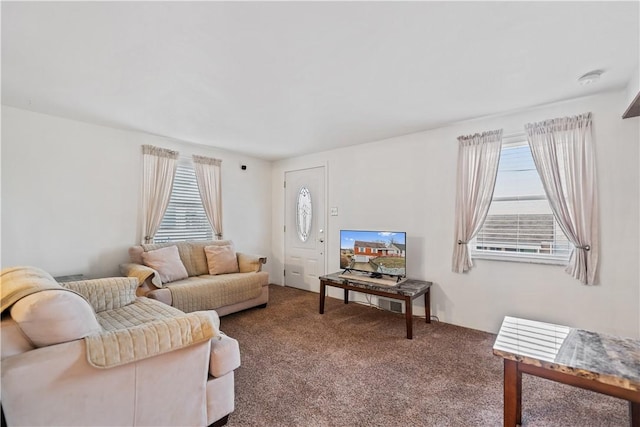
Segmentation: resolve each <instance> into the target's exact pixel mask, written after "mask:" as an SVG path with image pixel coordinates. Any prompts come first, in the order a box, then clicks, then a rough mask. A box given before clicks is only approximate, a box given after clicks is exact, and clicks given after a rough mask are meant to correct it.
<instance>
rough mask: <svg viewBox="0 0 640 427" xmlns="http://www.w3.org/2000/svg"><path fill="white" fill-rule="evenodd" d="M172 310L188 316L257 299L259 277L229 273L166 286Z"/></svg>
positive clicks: (257, 275)
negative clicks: (178, 310) (196, 312)
mask: <svg viewBox="0 0 640 427" xmlns="http://www.w3.org/2000/svg"><path fill="white" fill-rule="evenodd" d="M165 287H167V288H169V290H170V291H171V298H172V301H173V306H174V307H176V308H178V309H180V310H182V311H184V312H187V313H190V312H192V311H199V310H215V309H216V308H218V307H223V306H225V305H230V304H235V303H238V302H242V301H247V300H249V299H252V298H257V297H258V296H260V293H261V292H262V276H261V275H260V273H229V274H221V275H219V276H199V277H190V278H188V279H185V280H181V281H179V282H175V283H167V284H166V285H165Z"/></svg>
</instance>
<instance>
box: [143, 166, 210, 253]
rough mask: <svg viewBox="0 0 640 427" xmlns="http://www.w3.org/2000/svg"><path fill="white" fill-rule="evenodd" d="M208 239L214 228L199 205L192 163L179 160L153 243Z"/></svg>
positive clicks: (200, 202)
mask: <svg viewBox="0 0 640 427" xmlns="http://www.w3.org/2000/svg"><path fill="white" fill-rule="evenodd" d="M211 239H213V231H212V230H211V225H210V224H209V220H208V219H207V215H206V213H205V211H204V208H203V207H202V201H201V200H200V193H199V192H198V183H197V181H196V175H195V172H194V171H193V165H192V163H191V161H190V160H182V159H181V160H180V162H179V163H178V167H177V169H176V176H175V179H174V181H173V190H172V192H171V199H170V200H169V206H168V207H167V211H166V212H165V214H164V217H163V218H162V223H161V224H160V227H159V228H158V231H157V233H156V235H155V236H154V242H156V243H161V242H173V241H181V240H211Z"/></svg>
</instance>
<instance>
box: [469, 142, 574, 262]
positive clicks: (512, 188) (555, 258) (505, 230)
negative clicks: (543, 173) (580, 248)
mask: <svg viewBox="0 0 640 427" xmlns="http://www.w3.org/2000/svg"><path fill="white" fill-rule="evenodd" d="M524 138H525V137H524V136H523V137H521V138H516V140H513V139H512V141H508V140H507V141H505V142H503V145H502V151H501V153H500V164H499V167H498V176H497V179H496V186H495V190H494V193H493V199H492V201H491V207H490V208H489V212H488V214H487V218H486V220H485V222H484V224H483V226H482V228H481V229H480V231H479V232H478V234H477V235H476V237H475V238H474V239H473V240H472V242H471V244H470V248H471V251H472V256H473V257H476V258H491V259H505V260H507V259H509V260H513V261H528V262H542V263H545V262H546V263H558V264H564V263H566V262H567V261H568V259H569V255H570V254H571V249H572V245H571V243H569V241H568V240H567V238H566V236H565V235H564V233H563V232H562V230H561V229H560V226H559V225H558V223H557V222H556V220H555V218H554V216H553V213H552V212H551V207H550V206H549V202H548V201H547V197H546V195H545V192H544V188H543V186H542V181H541V180H540V176H539V175H538V171H537V170H536V167H535V164H534V162H533V157H532V156H531V150H530V149H529V145H528V144H527V142H526V140H524Z"/></svg>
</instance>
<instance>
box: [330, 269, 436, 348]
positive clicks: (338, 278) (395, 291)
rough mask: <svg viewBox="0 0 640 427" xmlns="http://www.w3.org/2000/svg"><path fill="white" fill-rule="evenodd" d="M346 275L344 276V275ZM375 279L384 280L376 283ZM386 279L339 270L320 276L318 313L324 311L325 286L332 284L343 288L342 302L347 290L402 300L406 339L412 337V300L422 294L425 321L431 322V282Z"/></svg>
mask: <svg viewBox="0 0 640 427" xmlns="http://www.w3.org/2000/svg"><path fill="white" fill-rule="evenodd" d="M345 276H346V277H345ZM376 281H386V283H377V282H376ZM388 282H389V280H388V279H374V278H373V277H369V275H358V274H354V273H351V274H345V273H341V272H337V273H333V274H327V275H326V276H320V314H323V313H324V300H325V294H326V287H327V286H333V287H336V288H340V289H344V303H345V304H348V303H349V291H356V292H362V293H364V294H369V295H377V296H381V297H385V298H391V299H395V300H400V301H404V305H405V320H406V324H407V339H413V300H414V299H416V298H418V297H419V296H422V295H424V312H425V316H426V322H427V323H431V293H430V291H431V285H432V283H431V282H425V281H424V280H415V279H403V280H402V281H401V282H400V283H395V281H394V280H393V279H392V280H391V282H392V283H391V284H389V283H388Z"/></svg>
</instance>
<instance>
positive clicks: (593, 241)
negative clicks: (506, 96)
mask: <svg viewBox="0 0 640 427" xmlns="http://www.w3.org/2000/svg"><path fill="white" fill-rule="evenodd" d="M525 129H526V131H527V136H528V140H529V146H530V147H531V154H532V155H533V160H534V162H535V164H536V169H537V170H538V173H539V174H540V178H541V179H542V184H543V185H544V190H545V192H546V194H547V198H548V199H549V204H550V205H551V210H552V211H553V214H554V216H555V218H556V220H557V221H558V224H559V225H560V228H562V231H563V232H564V234H565V235H566V236H567V238H568V239H569V241H570V242H571V243H572V244H573V245H574V246H575V249H574V250H573V252H572V253H571V258H570V259H569V264H568V266H567V269H566V271H567V273H569V274H571V276H573V277H574V278H576V279H578V280H580V281H581V282H582V283H584V284H585V285H593V284H595V281H596V273H597V270H598V252H599V235H598V220H599V219H598V217H599V212H598V189H597V185H596V161H595V153H594V149H593V142H592V130H591V113H586V114H582V115H579V116H575V117H564V118H559V119H553V120H547V121H544V122H540V123H529V124H527V125H526V126H525Z"/></svg>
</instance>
